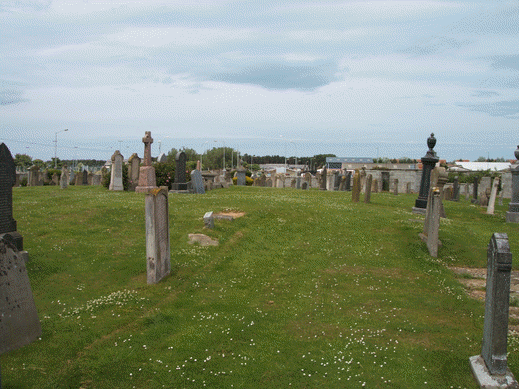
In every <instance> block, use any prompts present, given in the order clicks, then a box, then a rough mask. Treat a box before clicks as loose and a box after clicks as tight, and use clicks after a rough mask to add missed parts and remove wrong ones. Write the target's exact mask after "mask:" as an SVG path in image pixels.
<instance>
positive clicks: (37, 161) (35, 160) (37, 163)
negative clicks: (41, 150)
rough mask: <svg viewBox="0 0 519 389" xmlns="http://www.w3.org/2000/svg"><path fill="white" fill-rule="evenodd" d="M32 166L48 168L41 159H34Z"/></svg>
mask: <svg viewBox="0 0 519 389" xmlns="http://www.w3.org/2000/svg"><path fill="white" fill-rule="evenodd" d="M32 164H33V165H36V166H38V167H39V168H40V169H43V168H45V167H46V166H47V164H46V163H45V162H43V161H42V160H41V159H34V160H33V161H32Z"/></svg>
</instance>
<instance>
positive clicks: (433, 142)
mask: <svg viewBox="0 0 519 389" xmlns="http://www.w3.org/2000/svg"><path fill="white" fill-rule="evenodd" d="M435 145H436V138H435V137H434V133H431V136H430V137H429V138H427V147H429V152H432V151H433V149H434V146H435Z"/></svg>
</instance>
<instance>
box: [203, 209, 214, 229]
mask: <svg viewBox="0 0 519 389" xmlns="http://www.w3.org/2000/svg"><path fill="white" fill-rule="evenodd" d="M204 227H205V228H209V229H211V230H212V229H213V228H214V216H213V212H212V211H210V212H206V213H205V215H204Z"/></svg>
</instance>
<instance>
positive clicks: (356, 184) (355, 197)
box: [351, 170, 360, 203]
mask: <svg viewBox="0 0 519 389" xmlns="http://www.w3.org/2000/svg"><path fill="white" fill-rule="evenodd" d="M359 200H360V173H359V171H358V170H356V171H355V175H354V176H353V191H352V192H351V201H352V202H354V203H358V202H359Z"/></svg>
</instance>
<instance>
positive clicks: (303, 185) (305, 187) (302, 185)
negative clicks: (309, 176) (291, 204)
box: [301, 181, 308, 190]
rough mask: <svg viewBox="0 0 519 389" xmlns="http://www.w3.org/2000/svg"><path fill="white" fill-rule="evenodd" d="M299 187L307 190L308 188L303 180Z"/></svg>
mask: <svg viewBox="0 0 519 389" xmlns="http://www.w3.org/2000/svg"><path fill="white" fill-rule="evenodd" d="M301 189H303V190H307V189H308V182H306V181H303V183H302V184H301Z"/></svg>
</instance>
